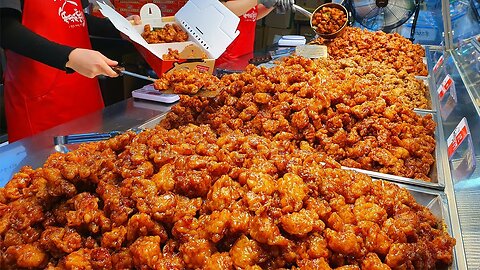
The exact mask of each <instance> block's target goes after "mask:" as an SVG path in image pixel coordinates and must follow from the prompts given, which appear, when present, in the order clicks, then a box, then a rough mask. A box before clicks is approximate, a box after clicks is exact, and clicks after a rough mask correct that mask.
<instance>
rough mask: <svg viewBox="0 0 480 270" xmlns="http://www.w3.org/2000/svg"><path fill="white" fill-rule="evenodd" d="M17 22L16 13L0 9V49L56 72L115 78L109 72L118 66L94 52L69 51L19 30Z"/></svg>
mask: <svg viewBox="0 0 480 270" xmlns="http://www.w3.org/2000/svg"><path fill="white" fill-rule="evenodd" d="M20 18H21V13H20V12H19V11H18V10H14V9H10V8H1V9H0V37H1V39H0V45H1V46H2V48H4V49H7V50H11V51H13V52H16V53H18V54H20V55H23V56H25V57H28V58H31V59H33V60H36V61H39V62H41V63H44V64H46V65H49V66H51V67H54V68H57V69H60V70H66V71H69V70H68V69H67V68H71V69H73V70H74V71H77V72H78V73H80V74H82V75H83V76H86V77H89V78H93V77H95V76H98V75H107V76H110V77H116V76H118V74H117V73H116V72H115V71H113V70H112V69H111V68H110V66H115V65H117V64H118V63H117V62H116V61H113V60H110V59H108V58H107V57H105V56H104V55H102V54H101V53H100V52H97V51H93V50H88V49H81V48H72V47H69V46H65V45H61V44H58V43H55V42H52V41H50V40H48V39H46V38H44V37H42V36H40V35H38V34H36V33H34V32H32V31H31V30H29V29H28V28H26V27H25V26H23V25H22V24H21V23H20ZM7 61H8V60H7Z"/></svg>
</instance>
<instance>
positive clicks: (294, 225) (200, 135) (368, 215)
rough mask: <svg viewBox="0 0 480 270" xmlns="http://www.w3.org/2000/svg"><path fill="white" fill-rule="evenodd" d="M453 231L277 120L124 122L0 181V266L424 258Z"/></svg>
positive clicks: (334, 263) (340, 264) (369, 262)
mask: <svg viewBox="0 0 480 270" xmlns="http://www.w3.org/2000/svg"><path fill="white" fill-rule="evenodd" d="M323 164H325V165H323ZM454 245H455V239H453V238H452V237H450V236H449V235H448V234H447V233H446V232H445V230H444V228H443V224H442V222H441V221H439V220H437V219H436V218H435V216H433V215H432V213H431V212H430V210H429V209H428V208H426V207H424V206H422V205H420V204H418V203H417V202H415V200H414V198H413V197H412V195H411V194H410V193H409V192H408V191H407V190H405V189H403V188H400V187H398V186H397V185H395V184H392V183H388V182H384V181H372V179H371V178H370V177H368V176H366V175H363V174H359V173H356V172H353V171H346V170H342V169H339V164H338V163H336V162H335V161H333V160H332V159H330V158H328V157H326V156H324V155H322V154H320V153H318V152H317V151H315V149H314V148H312V147H310V146H309V145H308V143H306V142H301V143H298V144H297V143H296V142H294V141H293V140H292V135H291V134H289V133H287V132H279V133H277V135H275V136H273V137H272V138H271V139H268V138H266V137H262V136H258V135H254V134H251V135H246V134H243V133H242V132H240V131H235V132H231V133H229V134H224V135H219V134H216V133H215V131H214V130H213V129H211V128H210V127H209V126H206V125H202V126H196V125H186V126H183V127H180V128H178V129H171V130H166V129H163V128H160V127H157V128H156V129H152V130H146V131H144V132H142V133H140V134H134V133H126V134H122V135H119V136H117V137H115V138H113V139H110V140H108V141H102V142H97V143H89V144H83V145H81V146H80V147H79V148H78V149H76V150H74V151H71V152H69V153H67V154H60V153H57V154H53V155H51V156H50V157H49V159H48V160H47V161H46V163H45V164H44V166H43V167H41V168H38V169H35V170H34V169H32V168H29V167H24V168H23V169H21V171H19V172H18V173H16V174H15V175H14V177H13V178H12V179H11V180H10V181H9V182H8V183H7V185H6V186H5V187H4V188H1V189H0V268H1V269H49V270H57V269H435V268H436V267H437V266H441V265H448V264H450V263H452V260H453V254H452V248H453V246H454Z"/></svg>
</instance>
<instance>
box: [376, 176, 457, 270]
mask: <svg viewBox="0 0 480 270" xmlns="http://www.w3.org/2000/svg"><path fill="white" fill-rule="evenodd" d="M373 180H374V181H375V180H383V179H380V178H373ZM397 185H398V186H400V187H402V188H405V189H407V190H408V191H409V192H410V194H412V196H413V197H414V198H415V201H416V202H417V203H419V204H421V205H423V206H425V207H427V208H428V209H429V210H430V211H431V212H432V214H433V215H434V216H435V217H436V218H437V220H438V221H439V222H443V225H444V228H445V230H446V231H447V232H448V234H449V235H450V236H452V237H455V238H456V239H457V244H456V245H455V247H454V250H453V254H454V258H453V263H452V265H451V266H444V267H441V268H437V269H438V270H447V269H448V270H459V269H464V268H463V267H461V264H460V263H459V262H461V261H465V252H464V251H463V248H462V241H461V239H458V238H460V237H461V236H459V235H456V234H455V233H454V230H453V225H452V224H453V223H452V219H451V217H452V215H453V214H451V213H450V211H449V205H448V204H449V202H448V196H447V194H445V193H444V192H442V191H439V190H432V189H428V188H422V187H417V186H411V185H404V184H397ZM459 257H462V258H459Z"/></svg>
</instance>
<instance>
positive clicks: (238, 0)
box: [215, 0, 293, 66]
mask: <svg viewBox="0 0 480 270" xmlns="http://www.w3.org/2000/svg"><path fill="white" fill-rule="evenodd" d="M224 4H225V6H226V7H228V8H229V9H230V10H231V11H232V12H233V13H235V14H236V15H238V16H239V17H240V22H239V24H238V27H237V30H239V31H240V34H239V35H238V36H237V38H235V40H234V41H233V42H232V43H231V44H230V45H229V46H228V47H227V49H226V50H225V52H224V53H223V54H222V55H221V56H220V57H219V58H218V59H217V60H216V61H215V64H216V65H217V66H219V65H222V64H223V63H226V62H235V61H239V60H242V61H247V62H248V60H249V59H250V58H252V57H253V48H254V43H255V27H256V25H257V20H260V19H262V18H263V17H265V16H267V15H268V14H269V13H270V12H271V11H272V10H274V9H275V8H277V7H281V8H282V9H283V10H287V9H290V8H291V6H292V5H293V0H259V1H258V2H257V0H254V1H251V0H232V1H226V2H224ZM245 10H247V11H246V12H245ZM236 64H238V63H236ZM245 65H246V63H245ZM245 65H241V64H240V65H239V66H245Z"/></svg>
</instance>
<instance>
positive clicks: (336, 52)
mask: <svg viewBox="0 0 480 270" xmlns="http://www.w3.org/2000/svg"><path fill="white" fill-rule="evenodd" d="M312 43H318V44H325V45H327V47H328V55H329V57H332V58H333V59H337V60H338V59H342V58H348V57H352V56H361V57H363V58H364V59H366V60H369V61H372V60H373V61H379V62H383V63H385V64H388V65H389V66H391V67H393V68H394V69H395V70H397V71H401V70H405V71H407V72H408V73H412V74H415V75H419V76H427V75H428V70H427V65H426V64H425V62H424V61H423V57H425V49H424V48H423V47H422V46H421V45H420V44H413V43H412V42H411V41H410V40H408V39H406V38H404V37H402V36H401V35H400V34H398V33H393V34H387V33H384V32H382V31H376V32H371V31H368V30H362V29H360V28H357V27H349V26H347V27H345V29H344V30H343V31H342V33H341V34H340V35H339V36H338V37H336V38H335V39H333V40H325V39H322V38H318V39H317V40H315V41H313V42H312Z"/></svg>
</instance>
